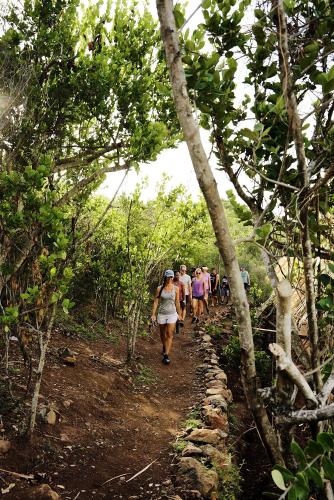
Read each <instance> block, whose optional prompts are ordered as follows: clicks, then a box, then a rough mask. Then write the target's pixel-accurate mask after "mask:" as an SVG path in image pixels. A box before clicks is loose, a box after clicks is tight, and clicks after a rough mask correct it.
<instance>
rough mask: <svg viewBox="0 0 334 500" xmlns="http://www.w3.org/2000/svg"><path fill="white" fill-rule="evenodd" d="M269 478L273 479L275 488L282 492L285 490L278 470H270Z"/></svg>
mask: <svg viewBox="0 0 334 500" xmlns="http://www.w3.org/2000/svg"><path fill="white" fill-rule="evenodd" d="M271 477H272V478H273V481H274V483H275V484H276V486H277V487H278V488H279V489H280V490H283V491H285V490H286V486H285V483H284V478H283V475H282V474H281V472H280V471H279V470H277V469H274V470H272V471H271Z"/></svg>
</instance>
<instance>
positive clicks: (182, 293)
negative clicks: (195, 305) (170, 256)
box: [173, 271, 186, 333]
mask: <svg viewBox="0 0 334 500" xmlns="http://www.w3.org/2000/svg"><path fill="white" fill-rule="evenodd" d="M180 276H181V275H180V271H175V273H174V278H173V283H174V285H175V286H177V287H178V289H179V302H180V308H181V314H180V317H181V319H178V320H177V321H176V327H175V333H180V326H183V324H184V321H183V313H184V311H185V309H186V294H185V286H184V284H183V283H182V281H181V280H180Z"/></svg>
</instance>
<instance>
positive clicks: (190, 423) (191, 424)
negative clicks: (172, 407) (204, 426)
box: [183, 418, 201, 429]
mask: <svg viewBox="0 0 334 500" xmlns="http://www.w3.org/2000/svg"><path fill="white" fill-rule="evenodd" d="M200 425H201V421H200V420H198V419H195V418H188V419H187V420H186V421H185V422H184V424H183V427H184V428H185V429H197V428H198V427H200Z"/></svg>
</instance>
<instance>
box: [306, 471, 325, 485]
mask: <svg viewBox="0 0 334 500" xmlns="http://www.w3.org/2000/svg"><path fill="white" fill-rule="evenodd" d="M305 472H306V474H307V475H308V477H309V478H310V479H311V480H312V481H313V483H314V484H315V485H316V486H317V487H318V488H322V487H323V484H324V483H323V480H322V477H321V475H320V472H319V471H318V469H316V468H315V467H309V468H308V469H307V470H306V471H305Z"/></svg>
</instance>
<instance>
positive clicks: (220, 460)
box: [201, 444, 231, 469]
mask: <svg viewBox="0 0 334 500" xmlns="http://www.w3.org/2000/svg"><path fill="white" fill-rule="evenodd" d="M201 448H202V452H203V454H204V455H206V456H207V457H208V458H209V459H210V462H211V463H215V464H216V466H217V467H219V468H220V469H224V468H226V467H229V466H230V465H231V455H230V454H229V453H226V452H221V451H219V450H217V448H215V447H214V446H211V444H206V445H204V446H201Z"/></svg>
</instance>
